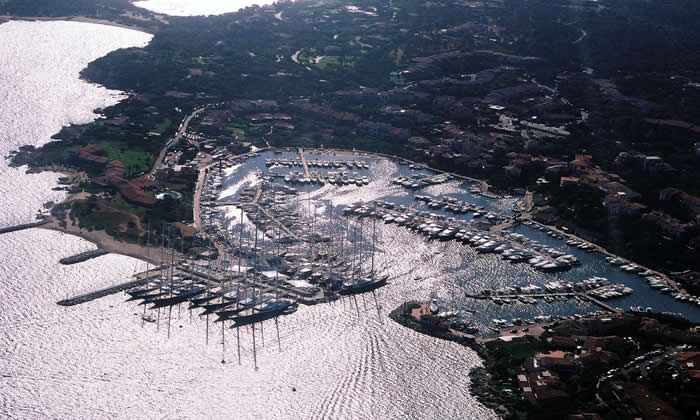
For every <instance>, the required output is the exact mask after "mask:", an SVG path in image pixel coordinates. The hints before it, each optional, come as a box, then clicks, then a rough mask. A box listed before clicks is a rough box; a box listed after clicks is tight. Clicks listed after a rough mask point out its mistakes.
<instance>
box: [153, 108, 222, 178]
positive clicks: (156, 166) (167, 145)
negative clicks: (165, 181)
mask: <svg viewBox="0 0 700 420" xmlns="http://www.w3.org/2000/svg"><path fill="white" fill-rule="evenodd" d="M208 107H209V105H205V106H203V107H201V108H197V109H195V110H194V111H192V113H191V114H190V115H188V116H187V117H185V119H184V120H183V121H182V124H181V125H180V128H179V129H178V130H177V133H176V134H175V136H174V137H172V138H171V139H170V140H168V142H167V143H165V146H164V147H163V149H161V151H160V153H159V154H158V157H157V158H156V161H155V162H154V163H153V168H152V169H151V171H150V172H149V173H148V176H149V177H151V178H153V177H154V176H155V174H156V171H157V170H158V169H160V166H161V165H162V164H163V159H165V155H166V154H167V153H168V149H170V148H171V147H172V146H173V145H174V144H176V143H177V142H178V141H180V139H181V138H182V136H184V135H185V133H187V126H188V125H189V124H190V121H192V118H194V117H196V116H197V115H199V113H200V112H202V111H204V110H205V109H207V108H208Z"/></svg>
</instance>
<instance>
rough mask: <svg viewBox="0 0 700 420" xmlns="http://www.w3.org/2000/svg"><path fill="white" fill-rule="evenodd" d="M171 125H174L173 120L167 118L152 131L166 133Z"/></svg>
mask: <svg viewBox="0 0 700 420" xmlns="http://www.w3.org/2000/svg"><path fill="white" fill-rule="evenodd" d="M171 125H172V121H170V119H168V118H166V119H165V120H163V121H162V122H161V123H160V124H158V125H156V127H155V128H154V129H153V130H152V131H153V132H154V133H158V134H163V133H165V130H167V129H168V128H170V126H171Z"/></svg>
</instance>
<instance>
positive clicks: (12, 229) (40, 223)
mask: <svg viewBox="0 0 700 420" xmlns="http://www.w3.org/2000/svg"><path fill="white" fill-rule="evenodd" d="M48 222H49V221H48V220H40V221H38V222H32V223H22V224H21V225H14V226H7V227H4V228H0V234H3V233H10V232H16V231H18V230H24V229H31V228H35V227H39V226H43V225H45V224H47V223H48Z"/></svg>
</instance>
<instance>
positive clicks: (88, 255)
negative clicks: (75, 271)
mask: <svg viewBox="0 0 700 420" xmlns="http://www.w3.org/2000/svg"><path fill="white" fill-rule="evenodd" d="M105 254H109V251H107V250H106V249H93V250H90V251H85V252H81V253H80V254H75V255H71V256H70V257H65V258H61V259H60V260H58V262H60V263H61V264H64V265H70V264H77V263H79V262H83V261H87V260H90V259H92V258H97V257H101V256H102V255H105Z"/></svg>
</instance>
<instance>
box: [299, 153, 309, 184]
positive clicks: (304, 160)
mask: <svg viewBox="0 0 700 420" xmlns="http://www.w3.org/2000/svg"><path fill="white" fill-rule="evenodd" d="M299 157H300V158H301V166H303V167H304V176H305V177H307V178H309V177H310V176H311V173H310V172H309V165H307V164H306V158H305V157H304V149H302V148H301V147H300V148H299Z"/></svg>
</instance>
